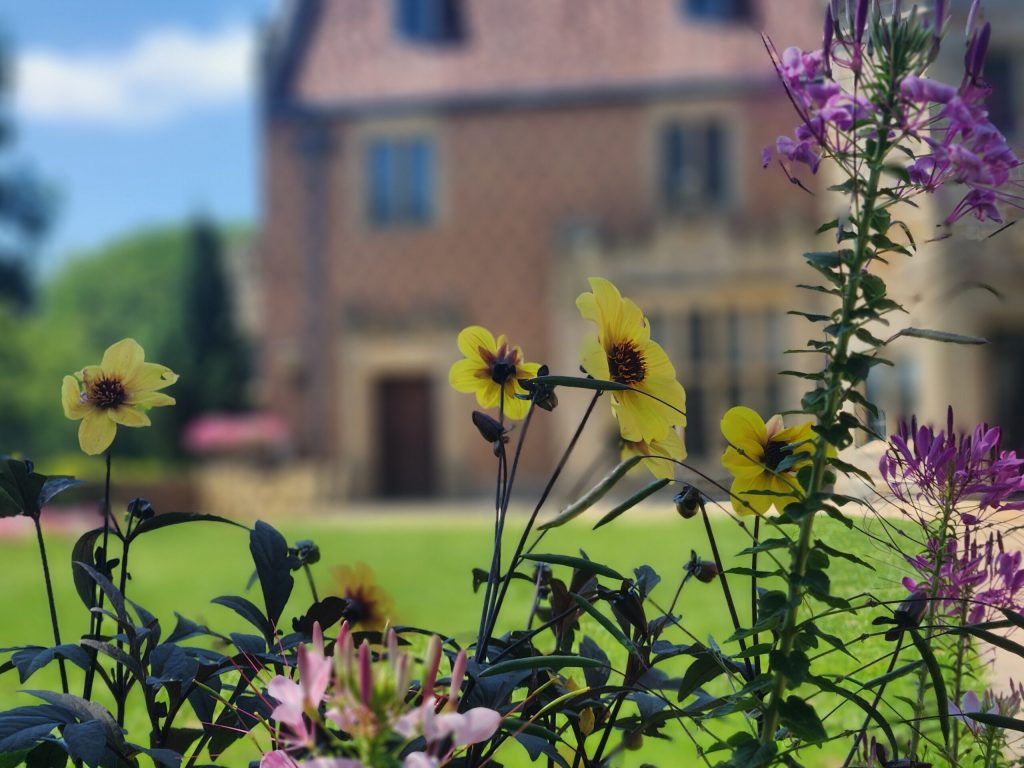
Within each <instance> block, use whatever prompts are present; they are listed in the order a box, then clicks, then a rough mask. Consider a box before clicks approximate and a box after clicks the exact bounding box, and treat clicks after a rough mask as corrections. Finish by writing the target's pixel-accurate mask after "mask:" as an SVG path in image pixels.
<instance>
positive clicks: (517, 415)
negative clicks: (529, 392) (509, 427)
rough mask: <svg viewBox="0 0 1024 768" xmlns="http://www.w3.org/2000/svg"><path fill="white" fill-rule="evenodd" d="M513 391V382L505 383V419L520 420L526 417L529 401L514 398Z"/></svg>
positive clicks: (514, 386)
mask: <svg viewBox="0 0 1024 768" xmlns="http://www.w3.org/2000/svg"><path fill="white" fill-rule="evenodd" d="M515 391H516V385H515V382H514V381H508V382H505V387H504V396H505V406H504V413H505V418H506V419H522V418H524V417H525V416H526V412H527V411H528V410H530V401H529V400H520V399H519V398H518V397H515Z"/></svg>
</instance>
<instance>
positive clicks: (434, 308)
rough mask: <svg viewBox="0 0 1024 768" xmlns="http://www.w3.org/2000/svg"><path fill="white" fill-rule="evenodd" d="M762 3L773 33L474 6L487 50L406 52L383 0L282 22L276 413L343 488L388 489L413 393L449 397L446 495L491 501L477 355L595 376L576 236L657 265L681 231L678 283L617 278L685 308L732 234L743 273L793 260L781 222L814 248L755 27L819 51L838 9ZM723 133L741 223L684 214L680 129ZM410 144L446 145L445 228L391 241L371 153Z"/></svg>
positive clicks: (641, 11) (443, 444) (440, 166)
mask: <svg viewBox="0 0 1024 768" xmlns="http://www.w3.org/2000/svg"><path fill="white" fill-rule="evenodd" d="M753 5H754V6H755V8H754V9H753V10H754V15H753V17H752V19H753V20H752V21H750V22H749V23H709V22H706V21H700V20H695V19H693V18H689V17H687V15H686V14H685V13H684V12H683V11H682V10H681V8H683V7H684V6H685V3H680V2H678V1H677V0H644V1H643V2H642V3H637V2H627V1H626V0H505V1H501V0H466V1H465V2H463V3H461V4H460V7H461V10H462V12H463V15H464V24H465V31H464V39H462V40H460V41H458V42H454V43H451V44H445V45H423V44H413V43H410V42H408V41H406V40H403V39H402V38H401V36H399V35H397V34H396V32H395V29H394V25H393V23H392V17H391V14H392V12H393V4H392V3H390V2H382V1H381V0H321V1H320V2H300V3H297V4H295V5H294V6H293V9H292V11H293V14H292V16H290V17H289V18H288V19H283V20H281V27H282V29H286V32H287V33H286V32H282V31H278V32H277V37H273V36H272V37H271V38H270V40H269V42H268V50H269V54H268V58H269V62H270V63H269V65H268V68H267V79H268V87H267V105H266V118H265V122H264V156H265V186H264V200H265V203H264V204H265V224H264V230H263V237H262V243H261V253H262V260H263V271H264V275H265V278H266V286H267V295H266V309H267V322H266V323H265V326H266V327H265V338H264V339H263V342H264V343H263V350H264V354H263V363H264V365H263V371H264V381H265V392H264V394H265V398H266V400H267V402H268V403H269V404H270V405H272V406H273V407H274V408H275V409H277V410H279V411H281V412H282V413H284V414H285V415H286V417H287V418H288V419H289V422H290V423H291V425H292V427H293V429H294V431H295V433H296V435H297V437H298V443H299V446H300V447H301V449H302V450H303V452H305V453H307V454H309V455H312V456H314V457H316V458H321V459H324V460H325V461H326V462H327V463H328V465H329V466H330V467H331V468H332V471H334V472H335V473H336V476H337V478H338V490H340V491H341V492H342V493H347V494H355V495H367V494H376V493H381V492H385V493H386V492H387V490H388V489H387V487H386V477H387V470H386V468H385V467H382V466H380V465H381V464H382V463H383V462H386V461H387V459H386V458H383V457H381V455H380V451H379V450H377V448H376V447H374V446H375V444H376V442H377V441H379V440H380V439H382V438H381V437H380V434H381V433H380V430H381V425H380V420H379V418H378V416H379V413H378V410H379V408H378V405H376V404H375V403H376V400H375V398H376V397H377V395H376V394H375V392H377V391H378V388H377V387H376V385H375V384H374V382H375V381H377V380H378V379H381V378H382V377H383V378H388V377H393V376H399V377H401V376H407V375H412V376H414V377H415V376H418V377H422V378H423V379H424V380H425V381H427V382H428V383H429V397H430V401H431V402H432V403H433V404H434V410H435V411H436V418H434V419H433V422H432V425H431V426H430V427H429V429H430V430H431V432H432V433H433V434H431V435H429V436H421V439H423V440H428V441H430V444H431V445H432V446H433V447H432V448H430V450H429V453H431V454H432V455H433V457H434V461H435V463H436V466H437V471H438V473H439V477H440V482H439V483H438V484H437V485H436V487H435V488H434V489H433V490H434V491H437V492H455V493H459V492H466V491H472V490H481V489H484V488H486V487H487V486H488V485H489V483H490V482H491V478H490V467H491V465H492V463H493V458H491V457H490V456H489V452H488V447H487V446H486V445H483V444H482V443H481V442H480V441H479V439H478V438H477V437H476V435H475V433H473V431H472V429H473V428H472V426H471V425H470V422H469V413H470V411H471V409H472V408H473V407H475V403H474V402H473V400H472V398H471V397H470V396H468V395H456V394H455V393H452V392H449V391H448V387H447V378H446V372H447V368H448V366H449V365H450V364H451V362H453V361H454V360H455V359H456V357H457V356H458V355H457V352H456V349H455V336H456V334H457V333H458V331H459V329H460V328H461V327H463V326H464V325H468V324H474V323H479V324H482V325H484V326H486V327H488V328H490V329H492V330H493V331H495V332H496V333H507V334H508V335H509V336H510V337H511V338H512V339H513V341H514V342H516V343H520V344H522V346H523V347H524V348H525V351H526V353H527V357H528V358H529V359H531V360H538V361H543V362H548V363H549V364H551V365H552V368H554V369H557V370H559V371H562V372H565V373H573V372H574V371H575V365H576V361H575V359H574V352H573V350H572V349H571V344H572V342H571V341H566V339H571V338H572V337H577V338H578V336H579V333H582V332H583V331H585V330H586V329H585V327H584V326H583V325H582V324H578V325H571V326H570V328H571V332H568V331H566V330H564V328H563V324H564V323H570V324H572V323H576V322H578V321H574V320H573V319H572V313H573V311H574V310H573V306H572V299H573V297H574V296H575V295H576V294H577V293H579V292H581V291H583V290H586V281H585V278H586V276H587V274H586V270H587V269H589V268H590V265H585V266H581V265H580V263H579V261H578V260H575V259H574V258H573V257H572V255H571V251H573V248H574V246H573V245H572V244H571V241H572V233H573V232H576V233H578V232H580V231H582V232H584V233H596V235H597V236H598V237H599V239H600V242H601V244H602V245H601V249H602V251H604V252H605V257H607V255H608V254H610V253H613V252H619V251H632V250H645V251H650V250H651V249H652V248H653V245H652V243H653V242H654V241H656V240H658V239H659V238H660V237H661V236H662V235H663V234H664V233H665V232H666V231H672V232H676V233H677V236H678V242H679V243H680V245H681V250H680V252H679V259H680V264H679V265H677V266H672V267H665V268H664V269H663V270H662V271H661V272H659V271H658V269H654V270H653V271H651V270H650V269H648V270H647V272H646V275H647V277H646V278H644V277H643V274H644V270H645V269H647V268H646V267H643V266H642V264H641V265H640V266H637V268H636V270H635V271H631V270H632V269H633V268H632V267H631V266H630V265H629V264H626V263H608V264H606V265H604V267H601V268H602V269H603V268H605V267H606V268H607V270H608V271H609V276H613V275H614V276H615V277H613V279H620V280H621V281H622V282H623V289H624V292H626V293H627V294H631V295H635V296H637V298H638V299H639V298H640V295H651V296H652V297H653V298H652V301H654V302H655V304H657V303H658V302H659V301H660V302H661V303H662V304H665V302H667V301H669V299H668V298H666V296H667V294H666V295H662V297H661V299H659V298H658V295H659V291H662V293H663V290H662V289H666V288H668V287H670V286H669V285H668V284H666V283H665V280H666V279H667V280H668V281H669V283H672V284H673V285H674V284H675V283H674V282H672V281H676V282H678V281H681V280H685V279H688V278H686V277H685V275H686V274H690V273H692V272H693V271H694V270H696V271H697V272H700V271H701V270H705V271H707V269H711V271H714V268H713V266H712V265H711V264H710V263H708V262H706V261H701V260H702V259H706V258H707V257H708V256H707V255H706V254H705V253H704V252H703V251H701V253H702V255H701V256H699V257H698V256H692V255H690V254H688V252H687V244H688V243H690V242H693V243H694V244H696V243H697V242H699V241H703V240H705V239H706V237H705V235H706V233H707V232H708V231H711V230H713V231H716V232H718V231H720V232H724V233H726V239H725V241H723V242H725V243H726V248H727V250H726V251H720V250H719V251H712V255H711V258H712V259H713V260H721V263H722V264H725V263H728V264H740V265H741V263H742V261H743V258H744V256H743V254H744V252H745V250H744V248H745V246H744V245H743V243H745V242H746V243H750V242H754V241H757V242H761V243H764V242H769V243H770V242H773V241H775V240H777V239H778V238H780V237H781V235H779V224H780V222H781V223H783V224H785V223H787V222H796V223H800V224H801V229H802V230H804V231H806V223H807V222H808V221H809V220H810V219H808V215H809V214H808V213H807V208H808V206H807V205H806V201H805V200H803V199H801V196H799V195H795V194H793V193H792V191H791V190H792V188H791V187H790V185H789V184H788V183H787V182H786V180H785V178H784V177H782V176H781V174H778V173H773V172H768V171H763V170H762V169H761V167H760V162H759V161H760V158H759V154H760V147H761V146H763V145H764V144H766V143H768V142H770V141H772V140H773V139H774V137H775V136H776V135H778V134H780V133H784V132H788V131H789V130H790V129H791V127H792V123H793V116H792V114H791V112H790V108H789V105H788V104H787V103H786V101H785V98H784V96H783V95H782V92H781V89H780V88H779V86H778V85H777V83H776V82H775V79H774V74H773V73H772V70H771V66H770V63H769V59H768V57H767V55H766V53H765V51H764V48H763V46H762V43H761V40H760V38H759V35H758V32H757V31H756V29H755V27H754V25H755V24H761V23H763V24H764V25H765V26H766V27H767V28H768V29H769V30H772V29H774V30H776V31H777V32H778V34H779V35H780V36H784V37H785V39H786V41H791V40H793V39H794V38H797V37H799V38H801V39H803V40H805V41H807V42H808V43H810V44H813V41H814V37H815V35H816V34H817V24H818V22H817V13H808V12H807V11H808V10H809V9H812V8H816V7H817V5H818V3H815V2H814V1H813V0H785V1H784V2H774V0H773V1H772V2H768V1H767V0H761V2H755V3H753ZM758 19H759V20H758ZM285 21H288V22H289V24H290V26H289V24H285ZM797 24H800V25H803V27H802V28H795V26H794V25H797ZM706 119H714V120H715V121H717V123H718V124H720V125H721V126H722V127H723V130H724V135H725V144H726V152H725V158H726V164H725V169H726V170H725V172H726V176H727V178H726V182H725V183H726V188H727V191H728V194H727V195H726V202H724V203H723V204H720V205H716V206H715V207H714V209H713V210H711V209H709V210H701V209H697V210H696V211H694V212H691V213H689V214H688V213H687V212H686V211H684V213H683V215H682V216H680V217H668V216H666V215H665V213H664V211H663V206H662V202H661V199H660V197H659V174H660V163H661V162H662V158H661V157H660V156H659V143H658V142H659V136H660V132H661V130H662V128H663V126H664V125H665V124H666V123H667V122H671V121H673V120H681V121H683V122H686V121H692V120H698V121H703V120H706ZM407 135H415V136H425V137H428V139H429V141H430V142H432V146H433V148H434V152H435V153H436V155H435V162H436V177H435V179H434V189H435V195H434V202H435V208H436V211H435V214H434V218H433V221H432V223H430V224H429V225H427V226H423V227H407V228H390V229H377V228H375V227H374V226H373V225H372V224H371V223H370V222H369V221H368V219H367V214H366V201H365V195H366V178H365V175H366V173H367V167H366V156H367V155H366V152H367V146H368V143H369V142H371V141H372V140H374V139H375V138H377V137H380V136H385V137H386V136H407ZM602 258H604V257H602ZM688 258H693V259H697V261H695V262H693V263H689V264H687V263H686V260H687V259H688ZM790 260H792V259H790ZM638 264H639V262H638ZM659 269H660V268H659ZM730 269H731V270H733V272H735V271H736V269H738V267H736V268H735V269H734V268H733V267H730ZM659 274H660V275H662V277H661V278H659V277H658V275H659ZM631 275H632V277H631ZM666 276H668V277H666ZM634 277H635V278H636V280H634V281H633V282H631V280H633V278H634ZM779 277H780V275H778V274H775V275H773V276H772V278H771V279H774V280H778V278H779ZM645 279H646V280H647V282H646V283H645V282H644V280H645ZM659 280H660V281H661V282H660V283H659ZM715 290H717V291H719V292H720V293H722V295H723V296H724V297H726V299H727V298H728V297H729V296H730V293H729V291H730V290H731V289H729V288H728V287H727V286H726V287H723V286H722V285H718V287H717V288H716V289H715ZM738 290H741V291H747V292H750V291H751V288H750V287H748V288H741V289H738ZM754 290H756V286H755V287H754ZM637 294H640V295H637ZM641 304H642V305H643V302H641ZM669 309H671V307H669ZM651 311H652V317H653V314H654V308H652V309H651ZM656 330H657V329H656ZM656 335H657V334H656ZM677 367H679V368H680V369H681V370H680V377H681V380H682V381H683V383H684V386H689V385H688V382H687V379H686V376H685V373H684V372H683V370H682V368H683V367H684V366H683V364H681V363H679V362H677ZM568 401H569V403H570V406H571V404H572V402H573V398H571V397H569V398H568ZM557 414H558V412H557V411H556V415H557ZM542 415H544V416H545V417H546V414H542ZM561 418H562V419H564V420H566V422H567V423H571V422H572V421H573V419H575V418H578V412H577V413H575V414H568V413H566V414H563V416H562V417H561ZM539 422H540V423H538V424H536V425H535V426H533V427H531V434H533V439H534V440H535V442H533V441H531V442H532V448H531V450H530V451H529V452H528V460H527V463H526V464H525V466H524V468H523V471H524V478H525V479H526V481H527V482H528V483H531V484H537V483H539V482H540V478H541V476H542V471H543V470H544V469H545V468H549V467H550V466H551V465H552V463H553V461H554V459H555V458H556V456H557V451H558V445H559V444H560V443H561V441H562V440H564V439H565V437H564V429H563V427H562V424H561V422H560V421H558V420H557V419H555V418H553V417H546V418H544V419H540V420H539ZM548 422H551V423H548ZM410 428H411V429H414V432H415V428H413V427H410ZM534 430H536V433H535V434H534V433H533V431H534ZM412 439H413V438H412V437H411V436H410V440H412ZM409 455H410V456H415V455H416V451H415V450H410V453H409ZM399 460H402V459H399ZM382 483H383V485H382Z"/></svg>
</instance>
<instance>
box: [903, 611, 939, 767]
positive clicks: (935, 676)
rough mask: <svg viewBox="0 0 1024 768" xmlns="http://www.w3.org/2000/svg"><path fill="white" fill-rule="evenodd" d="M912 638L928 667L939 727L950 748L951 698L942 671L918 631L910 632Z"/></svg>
mask: <svg viewBox="0 0 1024 768" xmlns="http://www.w3.org/2000/svg"><path fill="white" fill-rule="evenodd" d="M909 632H910V638H911V640H913V641H914V646H915V647H916V648H917V652H918V653H919V654H921V659H922V660H923V661H924V663H925V666H926V667H928V674H929V676H930V677H931V679H932V688H933V689H934V690H935V701H936V709H937V710H938V715H939V726H940V727H941V728H942V739H943V741H944V742H945V743H946V746H947V747H948V746H949V697H948V696H947V695H946V682H945V680H943V678H942V669H941V668H940V667H939V662H938V661H936V659H935V654H934V653H932V649H931V648H929V647H928V643H927V641H925V639H924V638H923V637H921V633H920V632H918V631H917V630H916V629H913V628H911V629H910V630H909Z"/></svg>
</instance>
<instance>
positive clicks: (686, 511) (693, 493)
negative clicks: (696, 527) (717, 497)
mask: <svg viewBox="0 0 1024 768" xmlns="http://www.w3.org/2000/svg"><path fill="white" fill-rule="evenodd" d="M672 501H674V502H675V504H676V512H678V513H679V516H680V517H681V518H683V519H684V520H689V519H690V518H691V517H693V516H695V515H696V514H697V510H698V509H699V508H700V507H701V506H703V501H702V499H701V495H700V491H698V490H697V489H696V488H695V487H694V486H692V485H689V484H687V485H684V486H683V490H681V491H680V492H679V493H677V494H676V495H675V496H673V497H672Z"/></svg>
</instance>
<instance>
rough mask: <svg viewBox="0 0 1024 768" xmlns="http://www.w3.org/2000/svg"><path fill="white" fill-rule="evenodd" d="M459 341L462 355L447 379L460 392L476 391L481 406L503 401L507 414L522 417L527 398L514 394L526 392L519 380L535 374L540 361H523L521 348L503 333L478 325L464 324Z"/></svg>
mask: <svg viewBox="0 0 1024 768" xmlns="http://www.w3.org/2000/svg"><path fill="white" fill-rule="evenodd" d="M458 345H459V351H460V352H461V353H462V354H463V356H464V359H463V360H458V361H456V362H455V363H454V364H453V365H452V367H451V370H450V371H449V372H448V381H449V383H450V384H451V385H452V386H453V387H454V388H455V389H457V390H458V391H459V392H475V393H476V401H477V402H478V403H479V404H480V407H482V408H497V407H498V405H499V403H503V404H502V412H503V413H504V414H505V416H506V417H508V418H510V419H521V418H523V417H524V416H525V415H526V411H527V410H528V409H529V407H530V401H529V400H520V399H519V398H517V397H516V395H528V394H529V392H527V391H526V390H525V389H523V386H522V385H521V384H520V383H519V380H520V379H532V378H534V377H535V376H536V375H537V371H538V369H539V368H540V364H539V363H527V362H524V361H523V350H522V349H520V348H519V347H513V346H511V345H510V344H509V343H508V341H507V340H506V339H505V337H504V336H499V337H498V338H497V339H495V338H494V334H492V333H491V332H490V331H488V330H487V329H486V328H482V327H481V326H479V325H471V326H469V327H468V328H463V329H462V332H461V333H459V338H458Z"/></svg>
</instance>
